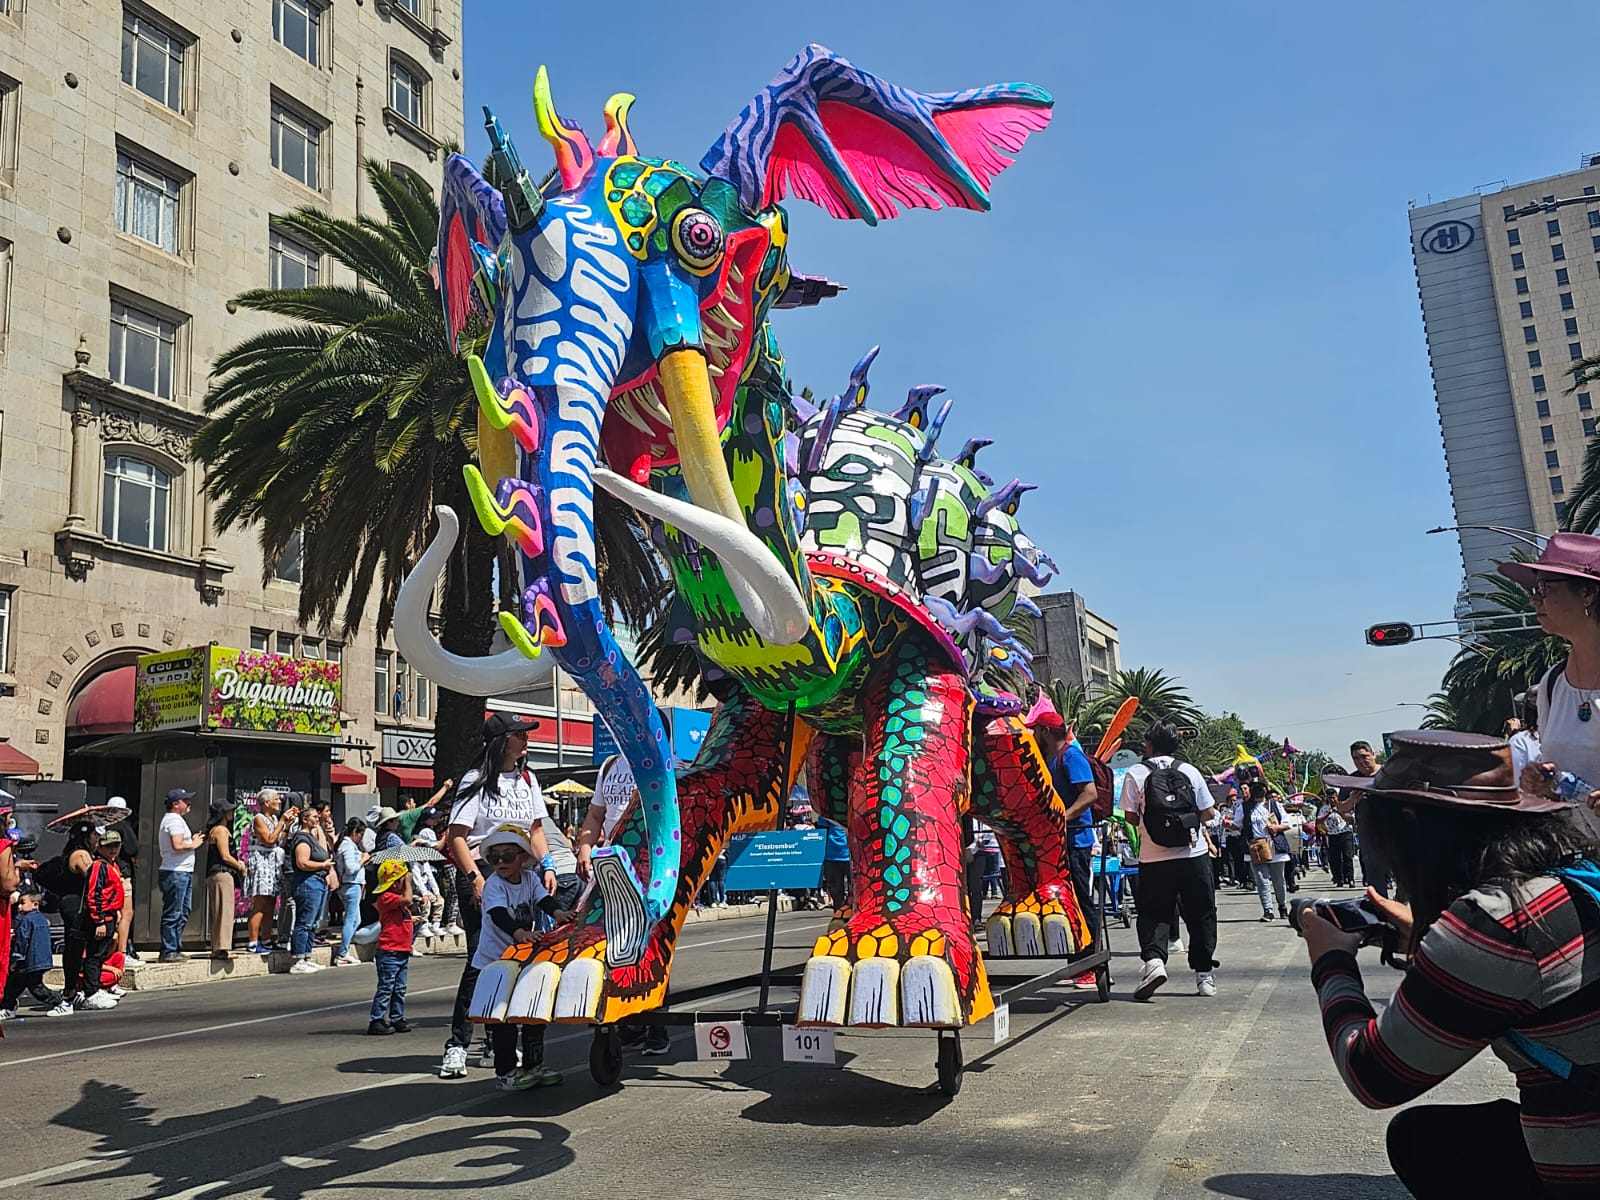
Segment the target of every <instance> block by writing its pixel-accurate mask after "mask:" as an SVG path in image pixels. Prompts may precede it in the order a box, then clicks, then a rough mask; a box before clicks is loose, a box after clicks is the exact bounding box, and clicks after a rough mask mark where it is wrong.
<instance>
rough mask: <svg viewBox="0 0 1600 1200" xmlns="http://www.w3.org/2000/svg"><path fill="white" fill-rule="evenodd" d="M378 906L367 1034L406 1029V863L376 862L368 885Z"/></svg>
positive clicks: (408, 904)
mask: <svg viewBox="0 0 1600 1200" xmlns="http://www.w3.org/2000/svg"><path fill="white" fill-rule="evenodd" d="M372 892H373V896H374V901H373V903H374V904H375V905H376V906H377V909H378V945H377V947H376V949H374V950H373V954H372V958H373V962H374V963H375V964H376V966H377V968H378V987H377V991H376V992H374V993H373V996H372V1011H371V1012H370V1013H369V1014H368V1017H367V1032H368V1033H369V1034H385V1033H410V1032H411V1030H412V1028H413V1026H412V1024H411V1022H409V1021H407V1020H406V981H407V977H408V976H409V974H410V970H411V942H412V931H411V872H410V871H409V870H407V868H406V864H405V863H403V862H396V861H393V860H390V861H388V862H381V863H379V864H378V882H377V883H376V884H375V885H374V886H373V889H372Z"/></svg>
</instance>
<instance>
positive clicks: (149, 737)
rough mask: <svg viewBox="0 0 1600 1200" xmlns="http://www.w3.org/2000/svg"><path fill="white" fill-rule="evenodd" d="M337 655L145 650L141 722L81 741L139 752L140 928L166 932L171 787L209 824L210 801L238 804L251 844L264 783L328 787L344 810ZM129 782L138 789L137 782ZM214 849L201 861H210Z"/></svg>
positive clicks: (144, 940) (195, 929) (199, 896)
mask: <svg viewBox="0 0 1600 1200" xmlns="http://www.w3.org/2000/svg"><path fill="white" fill-rule="evenodd" d="M341 691H342V688H341V680H340V669H339V664H337V663H329V662H321V661H314V660H309V659H301V658H289V657H286V656H283V655H277V654H267V653H264V652H255V651H240V650H234V649H231V648H228V647H225V646H218V645H215V644H212V645H207V646H197V647H192V648H190V649H185V650H173V651H167V652H165V653H162V654H147V655H143V656H141V657H140V658H139V660H138V664H137V667H136V671H135V676H134V686H133V701H132V707H133V711H132V732H129V733H121V734H116V735H113V736H110V737H106V738H102V739H100V740H98V741H94V742H90V743H89V744H87V745H84V746H80V747H78V749H77V751H76V753H77V754H78V755H81V756H84V757H95V756H100V757H104V758H117V759H122V760H131V761H132V762H136V763H137V772H138V773H137V780H138V787H137V793H136V795H129V796H128V799H129V801H130V803H131V804H132V806H133V808H134V810H135V814H136V816H135V819H136V821H137V825H138V830H139V863H140V871H139V873H138V878H137V880H136V893H135V905H134V931H133V932H134V940H135V942H136V943H139V944H149V943H152V942H154V941H155V940H156V939H157V935H158V927H159V924H160V918H161V895H160V888H159V886H158V883H157V879H156V871H155V870H154V869H153V868H154V866H155V864H156V863H158V862H159V861H160V854H159V852H158V850H157V848H156V829H157V827H158V826H159V824H160V822H161V817H162V815H163V811H164V804H163V798H164V797H165V796H166V794H167V792H168V791H170V790H171V789H173V788H178V787H181V788H186V789H188V790H189V791H192V792H194V794H195V799H194V800H193V801H191V811H190V813H189V817H188V821H189V825H190V827H191V828H192V829H195V830H199V829H202V828H204V826H205V822H206V815H207V812H208V809H209V806H210V804H211V803H212V802H214V801H218V800H224V799H228V800H232V801H233V802H234V803H235V804H237V805H238V809H237V811H236V812H235V814H234V829H235V830H236V832H237V833H238V835H239V841H240V843H241V845H240V849H239V852H240V854H241V855H243V854H244V853H245V851H246V849H247V847H248V841H249V828H250V818H251V816H252V815H253V814H254V813H255V812H256V811H257V810H258V808H259V805H260V795H261V793H262V791H264V790H265V789H267V788H275V789H277V790H278V791H280V792H283V791H294V792H299V793H302V794H305V795H308V796H320V797H323V798H325V799H328V800H330V801H332V802H333V803H334V807H335V813H334V815H335V818H336V819H337V820H340V821H342V820H343V817H344V813H343V812H342V807H343V806H342V805H341V804H340V803H339V797H337V796H335V794H334V792H333V787H332V770H333V767H334V763H333V761H332V748H333V744H334V742H335V740H336V739H337V738H338V736H339V733H340V724H339V711H340V707H339V706H340V696H341ZM130 790H131V789H130ZM204 859H205V852H204V851H202V852H201V854H200V858H199V861H197V863H196V864H195V865H196V870H197V871H198V872H203V871H204V870H205V861H204ZM205 928H206V924H205V912H204V889H202V888H196V889H195V911H194V913H193V915H192V916H191V917H190V919H189V925H188V929H187V931H186V934H185V941H186V943H188V944H190V945H194V946H198V945H199V944H200V943H201V942H202V941H203V940H204V931H205Z"/></svg>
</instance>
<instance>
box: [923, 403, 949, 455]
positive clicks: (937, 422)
mask: <svg viewBox="0 0 1600 1200" xmlns="http://www.w3.org/2000/svg"><path fill="white" fill-rule="evenodd" d="M955 404H956V399H955V397H954V396H952V397H950V399H948V400H946V401H945V402H944V407H943V408H941V409H940V410H939V415H938V416H936V417H934V418H933V419H932V420H931V421H929V422H928V428H927V429H926V430H925V431H924V436H923V439H922V449H920V450H918V451H917V461H918V462H920V463H926V462H931V461H932V460H933V448H934V445H935V444H936V443H937V442H938V441H939V431H940V430H941V429H943V428H944V422H945V418H946V417H948V416H949V415H950V410H951V409H952V408H954V407H955Z"/></svg>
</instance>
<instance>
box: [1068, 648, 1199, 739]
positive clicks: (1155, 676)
mask: <svg viewBox="0 0 1600 1200" xmlns="http://www.w3.org/2000/svg"><path fill="white" fill-rule="evenodd" d="M1129 697H1137V698H1138V700H1139V711H1138V712H1137V713H1135V714H1134V718H1133V721H1132V722H1131V723H1130V724H1129V726H1128V732H1127V733H1125V734H1123V737H1122V741H1123V744H1124V745H1127V746H1137V745H1138V744H1139V741H1140V739H1141V738H1142V737H1143V736H1144V731H1145V730H1146V729H1148V728H1149V727H1150V726H1152V725H1154V724H1155V723H1156V722H1158V721H1164V720H1165V721H1172V722H1173V723H1174V724H1178V725H1196V724H1198V722H1199V721H1200V719H1201V713H1200V710H1199V709H1198V708H1197V707H1195V703H1194V701H1193V700H1191V699H1190V698H1189V693H1188V692H1187V691H1185V690H1184V689H1183V687H1182V685H1181V684H1179V683H1178V681H1177V680H1176V679H1174V678H1173V677H1172V676H1170V675H1168V674H1167V673H1166V672H1165V671H1162V670H1159V669H1156V670H1151V669H1149V668H1147V667H1134V668H1132V669H1130V670H1124V671H1119V672H1117V674H1116V675H1115V676H1113V677H1112V679H1111V680H1110V682H1109V683H1106V684H1104V685H1102V686H1100V687H1097V688H1095V689H1094V698H1095V701H1096V703H1097V704H1100V705H1103V706H1104V710H1105V715H1106V717H1107V718H1109V717H1110V715H1111V714H1112V713H1114V712H1115V711H1116V710H1117V708H1118V706H1119V705H1121V704H1122V702H1123V701H1125V700H1127V699H1128V698H1129Z"/></svg>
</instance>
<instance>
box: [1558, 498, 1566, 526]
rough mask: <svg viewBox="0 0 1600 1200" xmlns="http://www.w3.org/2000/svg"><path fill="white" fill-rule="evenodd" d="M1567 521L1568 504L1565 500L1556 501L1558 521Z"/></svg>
mask: <svg viewBox="0 0 1600 1200" xmlns="http://www.w3.org/2000/svg"><path fill="white" fill-rule="evenodd" d="M1566 519H1567V502H1566V501H1565V500H1557V501H1556V520H1558V521H1565V520H1566Z"/></svg>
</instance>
